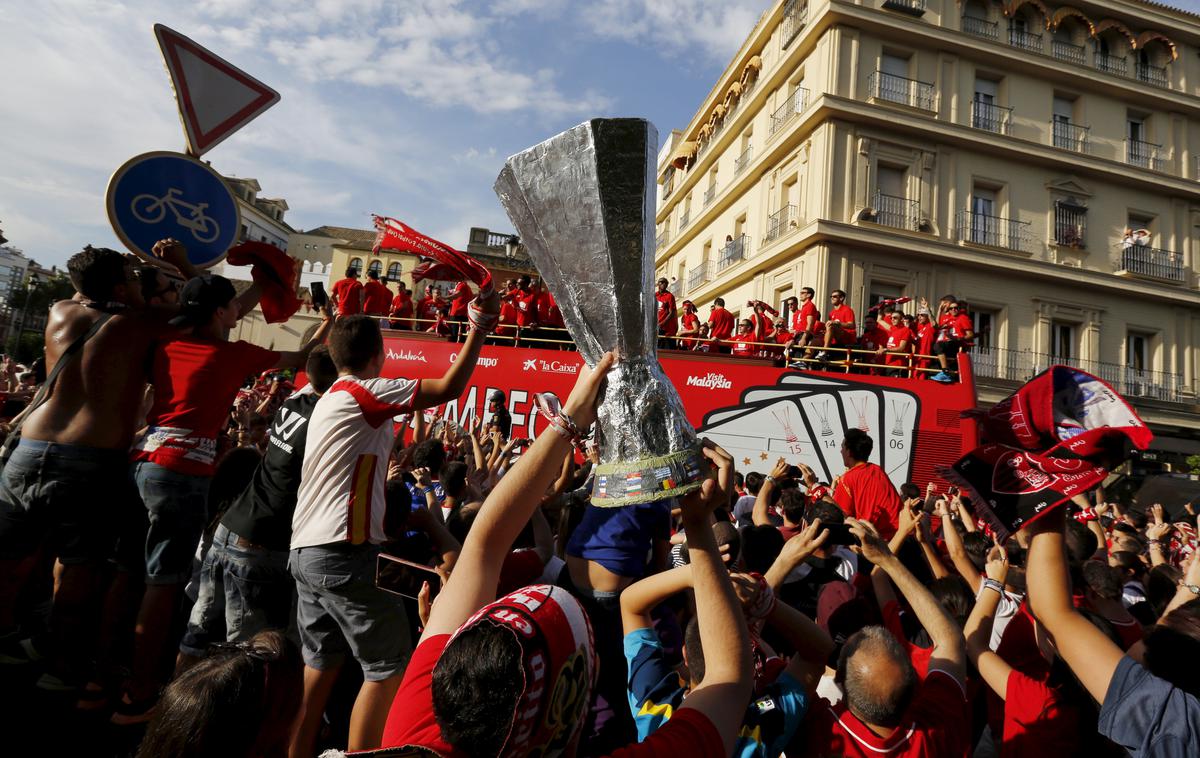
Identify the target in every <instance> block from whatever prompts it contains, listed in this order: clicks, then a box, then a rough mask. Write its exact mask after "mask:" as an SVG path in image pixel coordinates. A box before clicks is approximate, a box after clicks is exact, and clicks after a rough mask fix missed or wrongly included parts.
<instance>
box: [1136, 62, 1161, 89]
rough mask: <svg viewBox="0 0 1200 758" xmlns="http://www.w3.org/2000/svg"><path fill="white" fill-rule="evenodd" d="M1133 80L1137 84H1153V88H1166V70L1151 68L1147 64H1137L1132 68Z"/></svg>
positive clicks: (1157, 67) (1158, 67)
mask: <svg viewBox="0 0 1200 758" xmlns="http://www.w3.org/2000/svg"><path fill="white" fill-rule="evenodd" d="M1133 72H1134V78H1136V79H1137V80H1138V81H1139V82H1145V83H1146V84H1153V85H1154V86H1155V87H1163V88H1164V89H1165V88H1166V87H1167V69H1166V68H1164V67H1163V66H1151V65H1150V64H1149V63H1142V62H1140V61H1139V62H1138V63H1136V64H1135V65H1134V67H1133Z"/></svg>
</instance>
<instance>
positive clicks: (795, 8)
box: [779, 0, 808, 50]
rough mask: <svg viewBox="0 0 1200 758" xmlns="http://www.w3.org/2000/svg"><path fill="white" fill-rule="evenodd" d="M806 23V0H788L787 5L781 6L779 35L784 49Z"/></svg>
mask: <svg viewBox="0 0 1200 758" xmlns="http://www.w3.org/2000/svg"><path fill="white" fill-rule="evenodd" d="M807 23H808V2H806V0H788V2H787V5H785V6H783V21H781V22H780V24H779V31H780V36H781V37H782V39H783V47H784V49H785V50H786V49H787V46H788V45H790V44H792V40H794V39H796V36H797V35H798V34H800V32H801V31H802V30H803V29H804V26H805V24H807Z"/></svg>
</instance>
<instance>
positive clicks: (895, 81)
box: [867, 71, 937, 111]
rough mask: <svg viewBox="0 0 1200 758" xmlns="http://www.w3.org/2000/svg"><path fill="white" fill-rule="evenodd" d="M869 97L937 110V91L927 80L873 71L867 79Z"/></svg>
mask: <svg viewBox="0 0 1200 758" xmlns="http://www.w3.org/2000/svg"><path fill="white" fill-rule="evenodd" d="M867 87H868V89H869V90H870V93H871V97H873V98H875V99H876V100H885V101H887V102H889V103H899V104H901V105H907V106H910V107H913V108H920V109H921V110H926V111H934V110H937V92H936V90H935V89H934V87H933V85H932V84H930V83H928V82H919V81H917V80H916V79H909V78H907V77H904V76H897V75H896V74H887V73H884V72H883V71H875V72H873V73H872V74H871V76H870V77H869V78H868V80H867Z"/></svg>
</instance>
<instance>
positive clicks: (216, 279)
mask: <svg viewBox="0 0 1200 758" xmlns="http://www.w3.org/2000/svg"><path fill="white" fill-rule="evenodd" d="M235 297H237V290H236V289H234V287H233V283H232V282H230V281H229V280H228V279H226V278H225V277H223V276H218V275H216V274H204V275H203V276H197V277H196V278H194V279H189V280H188V282H187V284H185V285H183V290H181V291H180V293H179V306H180V311H179V315H178V316H176V317H175V318H173V319H171V326H200V325H201V324H205V323H207V322H208V320H209V319H211V318H212V315H213V314H214V313H216V312H217V309H218V308H224V307H225V306H227V305H229V301H230V300H233V299H234V298H235Z"/></svg>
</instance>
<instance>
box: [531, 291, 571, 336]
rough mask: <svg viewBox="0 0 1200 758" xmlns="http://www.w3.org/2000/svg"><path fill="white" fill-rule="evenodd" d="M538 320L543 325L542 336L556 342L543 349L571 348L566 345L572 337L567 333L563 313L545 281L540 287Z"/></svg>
mask: <svg viewBox="0 0 1200 758" xmlns="http://www.w3.org/2000/svg"><path fill="white" fill-rule="evenodd" d="M537 320H538V324H540V325H541V329H542V336H543V337H544V338H545V339H548V340H556V342H548V343H545V344H543V347H545V348H547V349H550V350H553V349H558V350H565V349H567V348H568V347H569V345H567V344H566V343H567V342H570V341H571V335H570V334H568V333H567V331H566V328H567V325H566V324H565V323H564V322H563V316H562V311H561V310H560V309H559V307H558V302H557V301H556V300H555V299H554V293H552V292H551V291H550V287H549V285H547V284H546V280H545V279H543V280H542V282H541V284H540V285H539V292H538V296H537Z"/></svg>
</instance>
